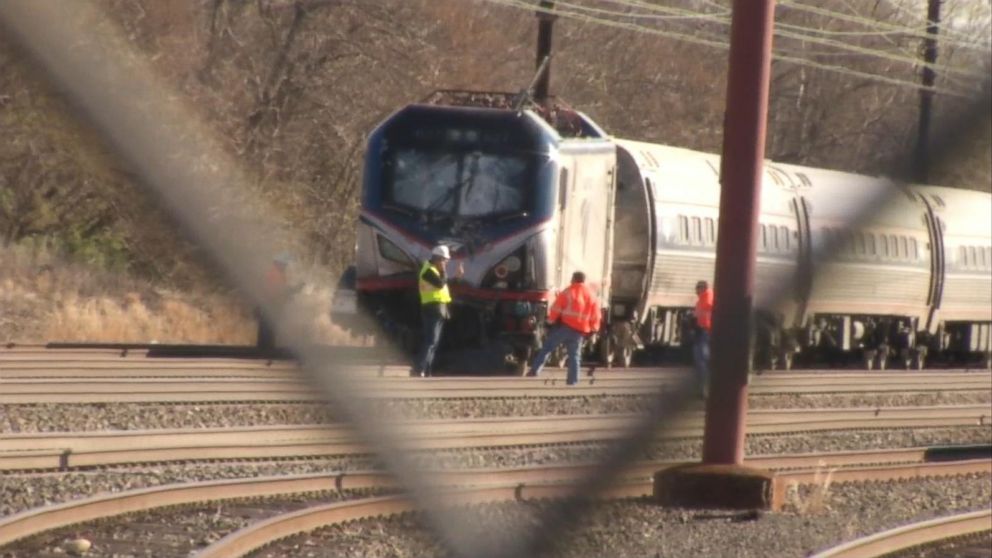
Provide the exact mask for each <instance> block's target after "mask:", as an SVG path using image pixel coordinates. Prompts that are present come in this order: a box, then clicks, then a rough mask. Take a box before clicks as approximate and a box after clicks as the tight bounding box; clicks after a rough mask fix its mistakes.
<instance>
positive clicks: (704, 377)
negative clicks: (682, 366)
mask: <svg viewBox="0 0 992 558" xmlns="http://www.w3.org/2000/svg"><path fill="white" fill-rule="evenodd" d="M696 297H697V298H696V308H695V310H694V313H695V315H696V338H695V343H693V347H692V357H693V358H692V361H693V364H694V365H695V366H694V367H695V369H696V380H697V381H698V382H699V393H700V395H702V396H703V397H706V395H707V393H708V392H709V381H710V330H711V329H712V328H713V289H711V288H710V286H709V284H708V283H707V282H706V281H700V282H698V283H696Z"/></svg>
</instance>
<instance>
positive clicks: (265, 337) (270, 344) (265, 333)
mask: <svg viewBox="0 0 992 558" xmlns="http://www.w3.org/2000/svg"><path fill="white" fill-rule="evenodd" d="M255 318H256V319H257V320H258V336H257V337H256V338H255V347H256V348H257V349H258V350H259V352H262V353H266V354H268V353H272V352H273V351H275V348H276V332H275V330H273V328H272V324H270V323H269V320H268V319H266V317H265V315H264V314H263V313H262V311H261V309H256V310H255Z"/></svg>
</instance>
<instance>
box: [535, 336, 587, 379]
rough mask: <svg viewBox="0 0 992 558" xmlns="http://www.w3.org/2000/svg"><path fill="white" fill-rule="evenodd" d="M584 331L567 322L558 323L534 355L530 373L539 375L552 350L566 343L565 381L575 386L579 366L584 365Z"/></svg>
mask: <svg viewBox="0 0 992 558" xmlns="http://www.w3.org/2000/svg"><path fill="white" fill-rule="evenodd" d="M582 337H583V335H582V333H581V332H579V331H576V330H574V329H572V328H570V327H568V326H567V325H565V324H558V325H556V326H555V327H553V328H551V331H550V332H548V337H547V339H545V340H544V345H542V346H541V350H540V351H538V352H537V354H536V355H534V361H533V362H531V365H530V373H531V374H532V375H534V376H537V375H538V374H540V373H541V369H542V368H544V363H545V362H547V361H548V356H550V355H551V352H552V351H554V350H555V349H557V348H558V346H559V345H562V344H564V345H565V350H566V351H567V352H568V375H567V377H566V379H565V383H566V384H568V385H570V386H574V385H575V384H577V383H578V382H579V366H581V365H582V361H581V359H582Z"/></svg>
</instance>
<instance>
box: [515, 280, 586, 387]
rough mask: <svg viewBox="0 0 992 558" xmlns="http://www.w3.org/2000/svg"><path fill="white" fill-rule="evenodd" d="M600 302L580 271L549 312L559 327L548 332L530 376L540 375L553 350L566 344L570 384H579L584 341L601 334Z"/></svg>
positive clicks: (550, 317) (551, 320)
mask: <svg viewBox="0 0 992 558" xmlns="http://www.w3.org/2000/svg"><path fill="white" fill-rule="evenodd" d="M599 320H600V311H599V301H597V300H596V295H594V294H593V292H592V289H590V288H589V287H587V286H586V274H585V273H582V272H581V271H576V272H575V273H573V274H572V284H571V285H569V287H568V288H567V289H565V290H564V291H562V292H561V293H559V294H558V297H557V298H555V302H554V304H552V305H551V308H550V309H548V322H550V323H552V324H555V325H554V327H553V328H551V331H550V332H549V333H548V337H547V339H545V340H544V345H543V346H542V347H541V350H540V351H538V352H537V355H535V356H534V361H533V362H532V363H531V367H530V373H529V374H527V375H528V376H537V375H538V374H540V373H541V368H543V367H544V363H545V362H546V361H547V360H548V356H549V355H550V354H551V351H554V350H555V349H557V348H558V346H559V345H561V344H562V343H564V344H565V347H566V349H567V350H568V378H567V380H566V381H565V383H566V384H568V385H570V386H573V385H575V384H577V383H579V364H580V362H579V359H580V355H579V352H580V349H581V348H582V338H583V337H585V336H587V335H589V334H591V333H595V332H597V331H599Z"/></svg>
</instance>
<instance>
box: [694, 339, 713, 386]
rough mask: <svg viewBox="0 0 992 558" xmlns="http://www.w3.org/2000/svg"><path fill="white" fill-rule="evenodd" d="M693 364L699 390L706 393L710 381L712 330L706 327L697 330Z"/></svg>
mask: <svg viewBox="0 0 992 558" xmlns="http://www.w3.org/2000/svg"><path fill="white" fill-rule="evenodd" d="M692 364H693V368H695V369H696V381H697V382H699V391H700V393H703V394H705V393H706V390H707V388H708V387H709V381H710V332H708V331H706V330H705V329H699V330H697V331H696V340H695V342H694V343H693V345H692Z"/></svg>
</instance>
